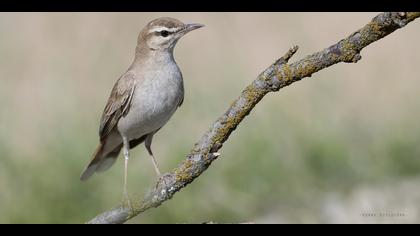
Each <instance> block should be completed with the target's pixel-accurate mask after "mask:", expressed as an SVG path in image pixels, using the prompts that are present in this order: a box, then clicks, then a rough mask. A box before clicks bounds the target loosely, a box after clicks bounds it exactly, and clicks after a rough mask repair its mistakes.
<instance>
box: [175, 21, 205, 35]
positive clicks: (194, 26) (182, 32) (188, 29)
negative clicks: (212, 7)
mask: <svg viewBox="0 0 420 236" xmlns="http://www.w3.org/2000/svg"><path fill="white" fill-rule="evenodd" d="M203 26H204V25H203V24H198V23H192V24H186V25H185V27H184V29H182V30H180V31H179V32H178V33H179V35H180V36H184V35H185V34H186V33H188V32H191V31H193V30H196V29H199V28H201V27H203Z"/></svg>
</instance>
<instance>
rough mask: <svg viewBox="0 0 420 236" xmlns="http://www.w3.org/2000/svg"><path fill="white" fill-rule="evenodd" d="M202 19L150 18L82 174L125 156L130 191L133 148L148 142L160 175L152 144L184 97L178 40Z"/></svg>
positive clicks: (102, 168) (85, 175)
mask: <svg viewBox="0 0 420 236" xmlns="http://www.w3.org/2000/svg"><path fill="white" fill-rule="evenodd" d="M203 26H204V25H202V24H184V23H182V22H181V21H179V20H177V19H173V18H169V17H162V18H158V19H155V20H153V21H151V22H149V23H148V24H147V25H146V26H145V27H144V28H143V30H142V31H141V32H140V34H139V36H138V40H137V47H136V51H135V58H134V61H133V63H132V64H131V66H130V67H129V68H128V70H127V71H126V72H125V73H124V74H123V75H122V76H121V77H120V78H119V79H118V81H117V82H116V84H115V85H114V87H113V89H112V91H111V95H110V97H109V99H108V103H107V104H106V106H105V109H104V112H103V114H102V118H101V123H100V128H99V137H100V143H99V145H98V147H97V148H96V151H95V152H94V154H93V157H92V160H91V161H90V163H89V165H88V166H87V167H86V169H85V170H84V171H83V173H82V175H81V177H80V179H81V180H86V179H88V178H89V177H90V176H92V174H93V173H94V172H101V171H105V170H107V169H108V168H110V167H111V166H112V165H113V164H114V163H115V161H116V159H117V157H118V155H119V153H120V151H121V149H122V150H123V155H124V159H125V162H124V191H123V201H124V199H125V200H128V195H127V164H128V159H129V150H130V149H132V148H134V147H136V146H137V145H139V144H141V143H142V142H144V143H145V147H146V149H147V151H148V153H149V154H150V157H151V159H152V162H153V165H154V169H155V171H156V174H157V175H158V176H159V177H160V175H161V172H160V171H159V167H158V164H157V162H156V159H155V158H154V156H153V152H152V149H151V144H152V139H153V135H154V134H155V133H156V132H157V131H159V129H160V128H162V126H164V125H165V124H166V123H167V122H168V120H169V119H170V118H171V116H172V115H173V114H174V112H175V111H176V110H177V108H178V107H179V106H181V104H182V102H183V99H184V86H183V79H182V74H181V70H180V69H179V67H178V65H177V64H176V62H175V60H174V56H173V50H174V47H175V45H176V43H177V42H178V40H179V39H180V38H181V37H182V36H184V35H185V34H187V33H188V32H190V31H192V30H195V29H198V28H201V27H203Z"/></svg>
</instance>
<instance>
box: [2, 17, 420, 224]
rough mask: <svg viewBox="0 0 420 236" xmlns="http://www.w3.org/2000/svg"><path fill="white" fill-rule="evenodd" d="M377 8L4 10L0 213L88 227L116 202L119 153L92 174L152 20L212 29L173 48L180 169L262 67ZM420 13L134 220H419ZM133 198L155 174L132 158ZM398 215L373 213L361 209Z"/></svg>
mask: <svg viewBox="0 0 420 236" xmlns="http://www.w3.org/2000/svg"><path fill="white" fill-rule="evenodd" d="M376 14H377V13H0V35H1V40H0V55H1V56H0V107H1V109H0V222H1V223H82V222H85V221H86V220H88V219H90V218H91V217H93V216H95V215H96V214H98V213H100V212H101V211H103V210H106V209H109V208H111V207H113V206H115V205H116V204H118V203H119V201H120V200H121V193H122V181H123V161H122V159H119V161H118V162H117V163H116V164H115V166H114V167H113V168H111V169H110V170H109V171H107V172H105V173H102V174H100V175H95V176H94V177H93V178H92V179H90V180H89V181H88V182H86V183H82V182H80V181H79V175H80V173H81V171H82V170H83V169H84V167H85V165H86V164H87V163H88V161H89V159H90V156H91V154H92V152H93V151H94V149H95V147H96V145H97V142H98V127H99V119H100V116H101V113H102V111H103V108H104V106H105V103H106V100H107V98H108V96H109V93H110V91H111V88H112V86H113V84H114V82H115V81H116V79H117V78H118V77H119V76H120V75H121V74H122V73H123V72H124V71H125V70H126V69H127V67H128V66H129V65H130V63H131V61H132V59H133V57H134V48H135V44H136V40H137V35H138V33H139V31H140V30H141V28H142V27H143V26H144V25H145V24H146V23H147V22H149V21H150V20H152V19H154V18H157V17H161V16H170V17H175V18H178V19H180V20H182V21H184V22H199V23H203V24H205V25H206V27H204V28H203V29H200V30H197V31H195V32H193V33H191V34H189V35H187V36H186V37H184V38H183V39H182V40H180V42H179V43H178V45H177V47H176V49H175V58H176V60H177V62H178V64H179V66H180V67H181V69H182V71H183V75H184V81H185V89H186V97H185V100H184V104H183V106H182V107H181V108H180V109H179V110H178V111H177V113H176V114H175V115H174V117H173V118H172V119H171V120H170V122H169V123H168V124H167V125H166V126H165V127H164V128H163V129H162V130H161V131H160V132H159V133H158V134H157V135H156V136H155V139H154V152H155V155H156V157H157V158H158V161H159V162H160V166H161V169H162V170H164V171H170V170H171V169H173V168H174V167H176V166H177V165H178V163H179V162H180V161H181V160H183V158H184V156H185V154H186V153H188V152H189V150H190V148H192V146H193V144H194V143H195V142H196V141H197V140H198V139H199V138H200V136H201V134H203V133H204V132H205V131H206V130H207V129H208V128H209V127H210V124H211V123H212V122H213V121H214V120H215V119H216V118H217V117H218V116H219V115H221V114H222V113H223V112H224V111H225V110H226V109H227V107H228V105H229V104H230V103H231V101H233V100H234V99H235V98H236V97H237V96H238V95H239V93H240V91H241V90H242V89H243V88H244V87H245V86H246V85H247V84H249V83H250V82H251V81H252V80H253V79H254V78H255V77H256V76H257V75H258V74H259V73H260V72H261V71H262V70H264V69H265V68H266V67H267V66H269V65H270V64H271V63H272V62H273V61H274V60H275V59H277V58H278V57H279V56H281V55H282V54H283V53H284V52H285V51H286V50H287V49H288V48H289V47H290V46H292V45H295V44H296V45H299V46H300V50H299V51H298V53H297V54H296V56H295V57H294V58H292V61H294V60H298V59H300V58H302V57H303V56H306V55H308V54H310V53H313V52H315V51H319V50H321V49H323V48H325V47H327V46H329V45H331V44H333V43H335V42H337V41H338V40H340V39H342V38H344V37H346V36H348V35H349V34H351V33H352V32H354V31H355V30H357V29H359V28H360V27H362V26H363V25H365V24H366V23H367V22H369V21H370V19H371V18H373V17H374V16H375V15H376ZM419 29H420V20H417V21H414V22H412V23H410V24H409V25H408V26H407V27H405V28H403V29H401V30H398V31H397V32H395V33H393V34H391V35H390V36H388V37H386V38H384V39H382V40H380V41H378V42H376V43H374V44H372V45H370V46H369V47H367V48H366V49H365V50H363V51H362V60H361V61H360V62H358V63H357V64H339V65H335V66H333V67H331V68H328V69H325V70H322V71H321V72H319V73H316V74H315V75H313V76H312V77H311V78H306V79H304V80H303V81H301V82H298V83H295V84H293V85H292V86H290V87H287V88H285V89H283V90H281V91H280V92H278V93H273V94H269V95H268V96H266V97H265V98H264V99H263V100H262V101H261V103H259V104H258V106H257V107H256V108H255V109H254V110H253V112H252V113H251V115H250V116H249V117H247V118H246V119H245V120H244V121H243V123H241V125H240V126H239V128H238V129H237V130H236V131H235V132H234V133H233V134H232V136H231V138H230V139H229V140H228V141H227V142H226V144H225V145H224V147H223V149H222V150H221V154H222V155H221V157H220V159H218V160H217V161H215V162H214V163H213V164H212V166H211V167H210V168H209V169H208V170H207V171H206V172H205V173H204V174H203V175H202V176H200V177H199V178H198V179H197V180H196V181H194V182H193V183H192V184H191V185H189V186H188V187H187V188H185V189H184V190H182V191H181V192H179V193H177V194H176V195H175V196H174V198H173V199H172V200H170V201H168V202H166V203H165V204H163V205H162V206H161V207H159V208H157V209H152V210H150V211H147V212H145V213H144V214H142V215H141V216H138V217H136V218H134V219H133V220H131V221H129V222H130V223H200V222H205V221H214V222H219V223H237V222H256V223H347V222H353V223H365V222H366V223H385V222H387V223H414V222H417V223H418V222H420V203H419V202H420V191H419V187H418V186H419V185H420V145H419V141H420V125H419V116H420V99H419V98H420V95H419V94H420V78H419V74H420V53H419V52H420V44H419V43H418V42H419V40H420V30H419ZM129 164H130V166H129V182H128V183H129V192H130V193H131V194H132V195H141V194H142V193H144V192H145V191H146V190H147V189H148V187H149V186H151V185H152V184H153V183H154V181H155V178H156V177H155V173H154V170H153V166H152V164H151V161H150V159H149V157H148V156H147V152H146V151H145V149H144V148H143V146H141V148H137V149H135V150H134V151H132V152H131V160H130V163H129ZM380 213H388V214H402V215H403V216H387V217H383V216H382V217H381V216H365V215H364V214H380Z"/></svg>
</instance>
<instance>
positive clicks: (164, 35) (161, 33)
mask: <svg viewBox="0 0 420 236" xmlns="http://www.w3.org/2000/svg"><path fill="white" fill-rule="evenodd" d="M160 35H161V36H162V37H168V35H169V32H168V31H166V30H162V31H160Z"/></svg>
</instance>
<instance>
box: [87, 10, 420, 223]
mask: <svg viewBox="0 0 420 236" xmlns="http://www.w3.org/2000/svg"><path fill="white" fill-rule="evenodd" d="M419 16H420V12H398V13H382V14H379V15H378V16H376V17H375V18H373V19H372V21H371V22H369V23H368V24H367V25H365V26H364V27H363V28H361V29H359V30H358V31H356V32H354V33H353V34H351V35H350V36H349V37H347V38H345V39H343V40H341V41H339V42H338V43H336V44H334V45H332V46H330V47H328V48H326V49H324V50H322V51H320V52H317V53H314V54H312V55H309V56H307V57H305V58H303V59H302V60H300V61H297V62H295V63H292V64H290V65H289V64H287V62H288V60H289V59H290V58H291V57H292V56H293V55H294V54H295V53H296V51H297V49H298V47H297V46H294V47H292V48H291V49H289V51H288V52H287V53H286V54H285V55H284V56H283V57H282V58H280V59H278V60H277V61H276V62H274V63H273V64H272V65H271V66H270V67H268V68H267V69H266V70H265V71H264V72H262V73H261V74H260V75H259V76H258V77H257V79H256V80H254V81H253V82H252V84H250V85H249V86H247V87H246V88H245V89H244V90H243V91H242V93H241V95H240V96H239V97H238V98H237V99H236V100H235V101H234V102H233V103H232V105H231V106H230V107H229V109H228V110H227V111H226V112H225V113H224V114H223V115H222V116H221V117H220V118H219V119H217V121H216V122H215V123H214V124H213V125H212V126H211V128H210V130H209V131H207V132H206V133H205V134H204V135H203V136H202V137H201V139H200V140H199V141H198V142H197V143H196V144H195V145H194V148H193V149H192V150H191V152H190V153H189V154H188V155H187V158H186V159H185V160H184V161H183V162H182V163H181V164H180V165H179V166H178V167H177V168H175V169H174V170H173V171H172V172H170V173H166V174H165V175H164V176H163V177H162V178H161V179H159V180H158V181H157V183H156V185H155V186H154V187H153V188H151V189H150V190H149V192H148V193H147V194H145V196H144V198H143V199H134V200H131V202H132V207H133V209H131V210H130V209H129V208H124V207H123V206H121V205H120V206H117V207H115V208H114V209H112V210H109V211H106V212H104V213H102V214H100V215H98V216H96V217H95V218H93V219H92V220H90V221H89V222H87V223H102V224H104V223H124V222H125V221H127V220H129V219H131V218H133V217H134V216H136V215H138V214H140V213H142V212H144V211H146V210H147V209H149V208H152V207H158V206H159V205H161V204H162V203H163V202H165V201H167V200H169V199H171V198H172V196H173V195H174V194H175V193H176V192H178V191H179V190H181V189H182V188H183V187H185V186H186V185H187V184H189V183H191V182H192V181H193V180H194V179H195V178H197V177H198V176H199V175H200V174H202V173H203V172H204V171H205V170H206V169H207V168H208V167H209V165H210V164H211V163H212V162H213V161H214V160H216V159H217V157H218V156H219V155H220V154H219V153H217V151H218V150H219V149H220V148H222V146H223V143H224V142H225V141H226V140H227V139H228V138H229V135H230V134H231V133H232V131H234V130H235V129H236V127H237V126H238V125H239V123H240V122H241V121H242V120H243V119H244V118H245V117H246V116H247V115H248V114H249V113H250V112H251V110H252V109H253V108H254V106H255V105H256V104H257V103H258V102H259V101H260V100H261V99H262V98H263V97H264V96H265V95H266V94H267V93H269V92H273V91H278V90H279V89H281V88H283V87H285V86H288V85H290V84H292V83H294V82H296V81H299V80H301V79H303V78H305V77H310V76H311V75H312V74H313V73H315V72H317V71H320V70H322V69H325V68H327V67H329V66H332V65H334V64H337V63H339V62H352V63H355V62H357V61H359V60H360V59H361V56H360V51H361V50H362V49H363V48H364V47H366V46H368V45H369V44H371V43H373V42H375V41H377V40H379V39H381V38H383V37H385V36H387V35H388V34H390V33H392V32H394V31H395V30H397V29H399V28H402V27H404V26H405V25H406V24H408V23H409V22H411V21H413V20H414V19H416V18H418V17H419Z"/></svg>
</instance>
